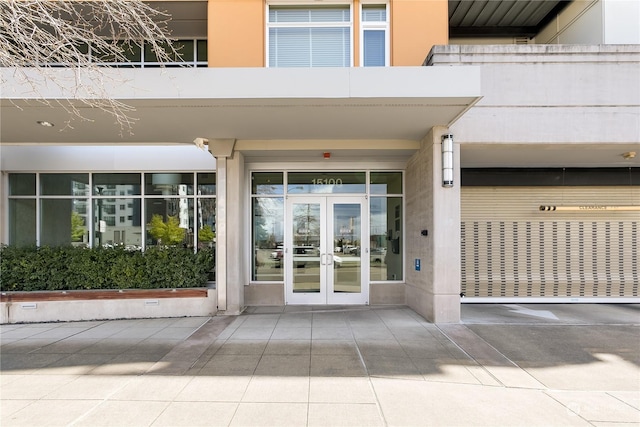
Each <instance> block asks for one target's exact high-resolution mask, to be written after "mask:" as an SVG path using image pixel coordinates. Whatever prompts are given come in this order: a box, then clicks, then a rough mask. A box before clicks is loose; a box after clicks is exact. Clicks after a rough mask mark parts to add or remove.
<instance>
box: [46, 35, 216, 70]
mask: <svg viewBox="0 0 640 427" xmlns="http://www.w3.org/2000/svg"><path fill="white" fill-rule="evenodd" d="M114 43H115V44H116V45H118V46H119V48H120V49H122V54H123V56H124V60H122V59H123V58H120V59H119V60H118V59H116V58H115V57H114V55H113V54H112V53H111V52H110V53H105V52H101V51H100V50H99V49H98V48H97V47H96V46H95V45H94V44H87V43H83V44H81V45H79V46H78V50H79V51H80V52H81V53H83V54H84V55H87V56H88V57H89V60H90V61H91V62H93V63H96V64H98V65H100V66H109V67H121V68H156V67H160V66H165V67H206V66H207V40H195V39H194V40H175V41H173V42H172V45H173V48H174V49H175V50H176V51H177V52H178V54H179V56H176V55H172V56H171V59H170V61H169V62H163V63H161V62H159V61H158V55H157V53H156V52H154V51H153V49H152V48H151V45H150V44H149V43H146V42H141V43H140V44H137V43H128V42H124V41H115V42H114ZM163 48H165V49H166V50H167V53H170V51H169V48H168V47H167V46H163ZM52 65H57V64H52Z"/></svg>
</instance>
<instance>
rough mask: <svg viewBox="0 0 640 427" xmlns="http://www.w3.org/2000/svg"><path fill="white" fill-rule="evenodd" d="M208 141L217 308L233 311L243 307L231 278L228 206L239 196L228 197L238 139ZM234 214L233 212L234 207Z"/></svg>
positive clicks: (222, 310)
mask: <svg viewBox="0 0 640 427" xmlns="http://www.w3.org/2000/svg"><path fill="white" fill-rule="evenodd" d="M208 142H209V151H210V152H211V154H212V155H213V156H214V157H215V158H216V192H217V194H216V290H217V296H218V311H221V312H229V313H231V314H234V313H238V312H239V311H240V309H239V307H238V303H237V298H236V297H235V294H237V291H236V290H235V289H234V284H233V282H230V281H229V264H230V263H229V260H230V259H231V260H232V259H233V256H230V254H229V244H228V242H229V240H230V239H229V236H230V230H229V226H228V223H229V218H230V215H229V207H230V206H232V205H233V204H234V203H236V201H237V200H238V197H237V193H235V194H236V197H230V196H229V194H231V195H233V194H234V193H233V176H232V177H231V178H229V164H230V163H232V160H230V159H232V156H233V152H234V150H233V149H234V147H235V142H236V141H235V139H211V140H209V141H208ZM230 181H231V184H230ZM230 187H232V188H230ZM230 190H231V191H230ZM232 213H234V212H233V209H232ZM231 218H232V215H231ZM231 236H233V234H231ZM236 236H237V234H236ZM232 268H233V267H232ZM235 286H237V284H236V285H235ZM230 294H231V295H230ZM230 300H231V302H230Z"/></svg>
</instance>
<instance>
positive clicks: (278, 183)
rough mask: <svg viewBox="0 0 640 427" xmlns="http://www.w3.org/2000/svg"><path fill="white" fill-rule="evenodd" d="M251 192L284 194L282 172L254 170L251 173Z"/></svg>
mask: <svg viewBox="0 0 640 427" xmlns="http://www.w3.org/2000/svg"><path fill="white" fill-rule="evenodd" d="M251 194H262V195H266V194H284V181H283V173H282V172H254V173H253V174H252V175H251Z"/></svg>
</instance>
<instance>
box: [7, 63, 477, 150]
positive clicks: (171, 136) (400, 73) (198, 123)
mask: <svg viewBox="0 0 640 427" xmlns="http://www.w3.org/2000/svg"><path fill="white" fill-rule="evenodd" d="M1 72H2V77H3V81H4V83H3V88H2V91H1V92H0V102H1V104H0V108H1V110H0V142H1V143H3V144H61V145H71V144H100V145H104V144H108V145H112V144H152V145H154V144H155V145H160V144H192V143H193V140H194V139H195V138H206V139H218V138H233V139H236V140H238V141H247V142H249V143H247V144H245V146H246V147H247V148H251V147H253V149H254V150H258V151H259V150H264V151H265V153H266V152H268V151H269V146H270V145H271V146H273V144H269V143H267V141H275V140H278V141H290V142H291V143H293V141H296V144H298V145H299V146H300V148H301V149H305V141H324V142H325V143H329V145H333V146H336V145H339V144H340V141H346V140H349V141H372V140H373V141H375V142H374V143H373V145H372V144H371V142H370V143H369V147H370V148H371V149H375V147H379V148H382V147H384V146H386V145H389V144H386V145H385V143H384V141H389V142H393V141H397V142H399V141H404V142H406V143H404V144H402V143H400V144H398V148H400V146H407V147H411V146H416V145H415V144H417V143H419V141H420V140H421V139H422V138H423V137H424V136H425V135H426V134H427V132H428V131H429V130H430V129H431V128H432V127H433V126H436V125H440V126H449V125H450V124H452V123H453V122H454V121H455V120H456V119H457V118H458V117H460V116H461V115H462V114H464V112H465V111H466V110H467V109H469V108H470V107H471V106H472V105H473V104H474V103H476V102H477V101H478V100H479V99H480V69H479V68H478V67H473V66H471V67H387V68H322V69H314V68H311V69H299V68H296V69H292V68H290V69H274V68H177V69H172V68H171V69H104V71H103V72H104V73H105V76H106V78H105V77H99V78H96V77H95V76H94V77H93V79H92V77H91V75H89V74H86V73H85V72H83V71H82V70H76V69H67V68H58V69H47V70H46V73H45V74H42V73H38V71H37V70H36V69H20V70H16V69H1ZM43 75H44V79H43ZM52 82H55V84H52ZM85 82H87V83H85ZM96 82H99V83H96ZM97 84H98V85H101V88H97V89H96V88H95V85H97ZM100 90H104V91H105V92H104V93H107V94H108V95H109V96H110V97H111V98H112V99H116V100H118V101H121V102H123V103H125V104H127V105H129V106H132V107H134V108H135V111H132V112H131V113H130V115H131V116H132V117H134V118H135V119H136V122H135V124H134V125H133V127H132V129H131V130H132V133H131V134H130V133H129V132H128V131H127V130H125V131H124V132H121V128H120V127H119V126H118V125H117V124H115V123H114V118H113V117H112V116H111V115H109V114H106V113H104V112H101V111H100V110H98V109H96V108H89V107H87V106H85V105H83V104H82V103H80V101H78V100H77V99H78V98H80V97H89V98H91V97H97V96H98V95H96V94H99V93H100ZM38 99H44V100H46V101H47V103H46V104H45V103H42V102H39V101H38ZM69 100H71V101H69ZM58 101H61V103H60V104H61V105H59V104H58ZM66 102H73V103H74V105H75V106H76V107H77V108H78V109H79V111H80V112H81V114H82V116H83V117H84V118H86V119H88V120H81V119H78V118H74V117H73V116H72V115H70V113H69V111H68V110H67V109H65V108H64V107H63V106H64V105H65V103H66ZM69 119H71V122H70V125H71V127H66V128H65V122H67V121H68V120H69ZM39 121H47V122H50V123H53V124H54V125H55V126H54V127H43V126H40V125H38V122H39ZM251 141H252V142H253V143H251ZM260 141H262V142H264V143H261V142H260ZM407 143H409V144H407ZM411 143H413V145H412V144H411ZM391 145H394V144H391ZM416 147H417V146H416ZM345 148H346V147H345ZM387 148H392V147H387Z"/></svg>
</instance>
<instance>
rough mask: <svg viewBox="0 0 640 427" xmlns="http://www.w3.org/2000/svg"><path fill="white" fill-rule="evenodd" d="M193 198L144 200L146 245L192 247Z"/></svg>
mask: <svg viewBox="0 0 640 427" xmlns="http://www.w3.org/2000/svg"><path fill="white" fill-rule="evenodd" d="M193 203H194V202H193V198H186V197H185V198H177V197H176V198H173V197H169V198H162V199H160V198H155V199H146V200H145V212H146V219H145V224H146V230H147V235H146V245H147V246H153V245H170V246H173V245H183V246H184V247H191V248H192V247H193V245H194V241H195V239H194V236H193V226H194V216H193V207H194V206H193Z"/></svg>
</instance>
